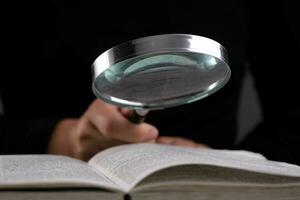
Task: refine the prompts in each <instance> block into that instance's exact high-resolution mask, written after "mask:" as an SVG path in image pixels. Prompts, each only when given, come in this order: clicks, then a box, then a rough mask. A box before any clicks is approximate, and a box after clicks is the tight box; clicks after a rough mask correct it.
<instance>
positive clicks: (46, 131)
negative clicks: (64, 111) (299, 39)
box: [0, 117, 58, 154]
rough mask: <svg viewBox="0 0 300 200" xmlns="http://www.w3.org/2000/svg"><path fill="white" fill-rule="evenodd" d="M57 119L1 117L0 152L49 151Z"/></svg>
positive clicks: (29, 152)
mask: <svg viewBox="0 0 300 200" xmlns="http://www.w3.org/2000/svg"><path fill="white" fill-rule="evenodd" d="M57 122H58V120H56V119H37V120H24V119H5V118H4V117H2V118H0V154H39V153H47V147H48V142H49V138H50V136H51V133H52V131H53V129H54V126H55V124H56V123H57Z"/></svg>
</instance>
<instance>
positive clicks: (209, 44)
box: [92, 34, 231, 109]
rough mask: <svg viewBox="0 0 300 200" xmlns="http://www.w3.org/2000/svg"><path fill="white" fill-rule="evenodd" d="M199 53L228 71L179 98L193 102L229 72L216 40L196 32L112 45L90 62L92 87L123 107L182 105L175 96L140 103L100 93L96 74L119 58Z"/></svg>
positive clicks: (223, 51)
mask: <svg viewBox="0 0 300 200" xmlns="http://www.w3.org/2000/svg"><path fill="white" fill-rule="evenodd" d="M187 52H192V53H201V54H204V55H209V56H212V57H214V58H216V59H218V60H219V61H221V62H222V63H223V65H225V66H226V67H227V74H226V75H225V76H224V79H223V80H219V81H217V82H215V83H214V84H212V85H211V86H210V87H209V88H207V90H206V91H204V92H202V93H201V94H195V95H191V96H188V97H182V99H181V100H182V101H185V102H186V103H191V102H193V101H196V100H199V99H202V98H204V97H207V96H209V95H210V94H212V93H214V92H216V91H217V90H219V89H220V88H222V87H223V86H224V85H225V84H226V83H227V82H228V80H229V78H230V76H231V71H230V68H229V64H228V58H227V52H226V49H225V48H224V47H223V46H222V45H221V44H220V43H218V42H216V41H214V40H212V39H210V38H206V37H203V36H198V35H191V34H161V35H154V36H148V37H142V38H138V39H134V40H130V41H127V42H124V43H121V44H119V45H117V46H114V47H112V48H110V49H108V50H107V51H105V52H103V53H102V54H100V55H99V56H98V57H97V58H96V60H95V61H94V63H93V64H92V79H93V84H92V89H93V92H94V94H95V95H96V96H97V97H98V98H100V99H102V100H104V101H106V102H108V103H110V104H114V105H117V106H122V107H132V108H141V109H160V108H167V107H173V106H176V105H179V104H181V103H180V102H179V101H178V100H176V99H170V100H167V101H165V102H164V101H162V102H160V103H159V105H158V104H156V103H155V102H154V103H146V104H145V103H142V102H136V101H129V100H125V99H120V98H117V97H112V96H109V95H107V94H104V93H101V92H100V91H99V90H98V89H97V88H96V86H95V81H96V79H97V77H99V76H101V74H102V73H104V72H105V71H106V70H107V69H108V68H109V67H111V66H112V65H114V64H116V63H119V62H121V61H124V60H127V59H130V58H134V57H137V56H145V55H153V54H163V53H166V54H167V53H187Z"/></svg>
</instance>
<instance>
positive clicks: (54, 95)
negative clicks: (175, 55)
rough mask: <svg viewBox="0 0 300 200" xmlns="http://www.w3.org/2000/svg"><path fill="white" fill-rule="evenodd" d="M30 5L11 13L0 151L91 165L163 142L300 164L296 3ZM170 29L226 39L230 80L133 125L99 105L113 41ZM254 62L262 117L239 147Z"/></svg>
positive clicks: (124, 112)
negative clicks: (245, 87) (120, 151)
mask: <svg viewBox="0 0 300 200" xmlns="http://www.w3.org/2000/svg"><path fill="white" fill-rule="evenodd" d="M27 3H28V2H26V3H25V5H18V6H17V7H18V8H19V9H20V10H18V9H17V10H15V11H14V13H19V14H18V15H16V16H10V17H11V18H12V19H10V26H12V27H10V29H12V30H14V31H12V32H13V34H11V35H10V36H11V40H10V41H9V43H10V46H11V47H12V48H13V50H12V55H13V58H11V61H17V62H15V63H14V64H13V65H9V66H7V67H5V68H1V72H0V81H1V82H0V87H1V88H0V91H1V94H2V100H3V105H4V109H5V110H4V112H5V113H4V116H2V118H1V120H0V123H1V124H0V130H1V131H0V137H1V138H0V151H1V154H17V153H55V154H64V155H69V156H73V157H76V158H79V159H82V160H87V159H89V158H90V157H91V156H92V155H94V154H95V153H97V152H98V151H101V150H103V149H105V148H108V147H110V146H114V145H119V144H122V143H131V142H158V143H165V144H173V145H185V146H200V147H207V148H208V147H210V148H219V149H221V148H227V149H246V150H251V151H255V152H259V153H262V154H263V155H264V156H266V157H267V158H269V159H272V160H280V161H286V162H290V163H295V164H300V152H299V151H300V150H299V148H298V147H299V144H300V134H299V133H300V130H299V127H298V122H299V120H300V110H299V103H298V102H299V97H298V96H297V95H296V91H297V89H298V87H297V81H296V80H297V73H296V69H297V62H296V58H297V55H298V53H299V41H298V40H299V36H298V35H297V34H296V33H297V31H298V29H297V26H296V25H295V24H297V23H295V21H293V20H295V19H296V18H295V17H293V16H290V11H291V10H293V9H294V7H293V6H292V3H290V2H288V1H280V2H278V3H274V5H273V6H272V8H270V7H269V5H264V4H261V3H260V4H259V6H257V4H256V2H244V1H235V0H231V1H226V2H222V1H209V2H201V7H199V5H198V3H195V2H189V3H185V4H180V5H178V4H176V3H174V2H173V1H172V2H171V1H170V2H169V1H165V2H160V4H159V5H157V4H155V3H149V4H147V7H144V6H141V7H139V8H136V7H135V6H136V5H133V4H134V3H130V2H126V3H118V4H119V5H118V6H117V7H116V6H115V5H113V4H109V3H107V4H105V5H104V4H103V3H102V2H100V1H53V2H50V1H49V2H48V1H47V2H46V1H44V2H38V3H37V4H38V5H36V4H34V5H28V4H27ZM35 3H36V2H35ZM282 3H284V4H282ZM24 8H26V9H24ZM36 8H39V9H36ZM14 9H15V7H14ZM104 9H105V10H107V11H110V13H109V15H107V13H106V12H102V11H103V10H104ZM24 12H25V13H24ZM266 12H267V14H266ZM20 13H21V14H20ZM22 13H23V14H24V15H22ZM292 13H295V12H292ZM298 19H299V18H298ZM41 20H42V23H41V22H40V21H41ZM16 24H17V26H16ZM163 33H189V34H195V35H201V36H206V37H209V38H212V39H214V40H216V41H218V42H220V43H221V44H223V45H224V46H225V47H226V49H227V50H228V53H229V62H230V67H231V70H232V77H231V79H230V81H229V82H228V84H227V85H226V86H225V87H224V88H223V89H222V90H220V91H219V92H217V93H216V94H213V95H212V96H210V97H208V98H205V99H203V100H201V101H197V102H194V103H191V104H187V105H184V106H178V107H174V108H169V109H165V110H160V111H153V112H152V111H151V112H150V113H149V115H148V116H147V118H146V121H145V122H144V123H141V124H138V125H136V124H132V123H130V122H129V121H128V120H127V118H126V116H128V114H129V113H130V112H131V111H130V110H127V109H121V110H120V109H118V108H117V107H115V106H112V105H108V104H106V103H104V102H102V101H100V100H99V99H96V100H95V97H94V95H93V94H92V92H91V89H90V88H91V76H90V73H91V70H90V66H91V64H92V62H93V61H94V59H95V58H96V57H97V56H98V55H99V54H100V53H102V52H103V51H105V50H106V49H108V48H111V47H112V46H114V45H117V44H119V43H121V42H124V41H127V40H130V39H135V38H138V37H142V36H148V35H155V34H163ZM246 62H247V63H249V66H250V70H251V72H252V74H253V76H254V79H255V83H256V89H257V91H258V94H259V97H260V101H261V105H262V108H263V121H262V122H260V123H259V124H258V125H257V126H256V127H255V129H253V130H252V131H251V132H250V133H249V134H248V136H247V137H246V138H244V140H243V141H241V142H240V143H239V144H235V138H236V134H237V128H236V127H237V124H236V123H237V122H236V121H237V120H236V119H237V107H238V106H237V105H238V100H239V93H240V89H241V85H242V81H243V77H244V74H245V69H246V68H245V63H246ZM91 102H92V103H91ZM86 108H87V109H86Z"/></svg>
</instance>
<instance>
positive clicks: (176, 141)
mask: <svg viewBox="0 0 300 200" xmlns="http://www.w3.org/2000/svg"><path fill="white" fill-rule="evenodd" d="M156 142H157V143H160V144H168V145H176V146H183V147H197V148H209V146H207V145H205V144H201V143H197V142H194V141H193V140H189V139H186V138H182V137H169V136H161V137H158V138H157V139H156Z"/></svg>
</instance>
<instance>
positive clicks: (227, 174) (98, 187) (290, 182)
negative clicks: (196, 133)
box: [0, 143, 300, 200]
mask: <svg viewBox="0 0 300 200" xmlns="http://www.w3.org/2000/svg"><path fill="white" fill-rule="evenodd" d="M26 198H28V199H55V200H60V199H63V200H68V199H72V200H76V199H89V200H93V199H97V200H98V199H127V200H128V199H133V200H135V199H215V200H217V199H222V200H227V199H228V200H232V199H239V200H244V199H249V200H250V199H251V200H253V199H264V200H266V199H267V200H268V199H272V200H274V199H275V200H276V199H278V200H279V199H280V200H282V199H289V200H293V199H295V200H296V199H297V200H299V199H300V167H299V166H296V165H292V164H288V163H283V162H275V161H270V160H267V159H265V158H264V157H263V156H261V155H260V154H256V153H252V152H248V151H230V150H212V149H196V148H184V147H176V146H170V145H159V144H146V143H145V144H143V143H142V144H128V145H121V146H117V147H112V148H109V149H107V150H105V151H102V152H100V153H98V154H97V155H95V156H94V157H93V158H92V159H90V160H89V162H88V163H86V162H82V161H80V160H76V159H73V158H69V157H65V156H58V155H11V156H0V199H1V200H2V199H6V200H7V199H9V200H15V199H26Z"/></svg>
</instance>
